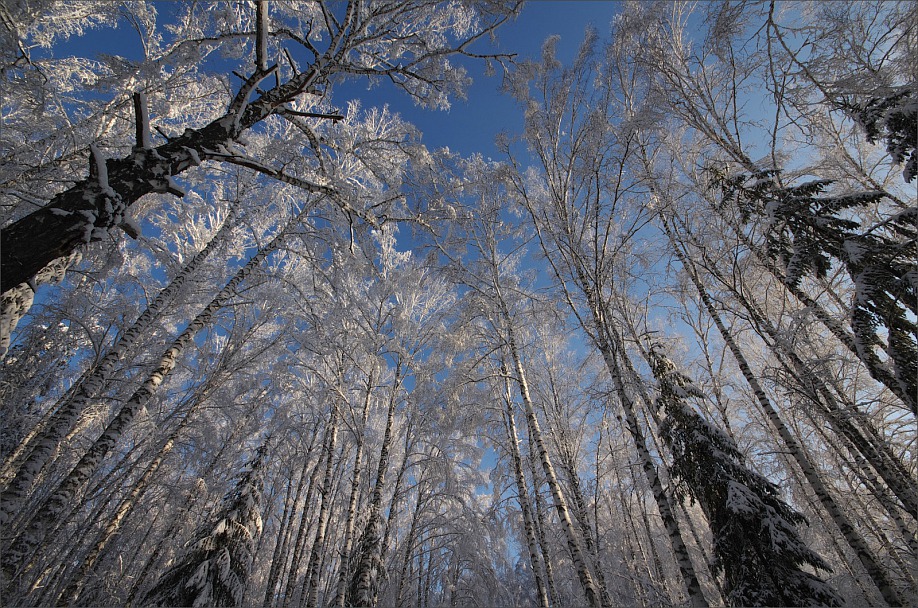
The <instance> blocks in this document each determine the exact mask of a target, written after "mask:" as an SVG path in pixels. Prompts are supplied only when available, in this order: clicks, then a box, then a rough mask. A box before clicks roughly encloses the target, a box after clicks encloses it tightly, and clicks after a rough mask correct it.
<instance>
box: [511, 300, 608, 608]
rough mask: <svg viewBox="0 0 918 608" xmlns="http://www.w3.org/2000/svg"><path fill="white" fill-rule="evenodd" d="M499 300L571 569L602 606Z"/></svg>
mask: <svg viewBox="0 0 918 608" xmlns="http://www.w3.org/2000/svg"><path fill="white" fill-rule="evenodd" d="M500 304H501V314H502V316H503V318H504V322H505V324H506V328H505V331H506V333H507V345H506V346H507V350H508V351H509V355H510V359H511V361H512V362H513V368H514V372H515V376H514V380H515V382H516V384H517V388H518V390H519V393H520V398H521V399H522V400H523V408H524V410H523V411H524V412H525V415H526V422H527V424H528V425H529V429H530V432H531V433H532V438H533V440H534V441H535V444H536V450H537V453H538V456H539V461H540V463H541V465H542V469H543V470H544V471H545V479H546V480H547V481H548V487H549V490H550V491H551V494H552V498H553V499H554V501H555V509H556V511H557V512H558V519H560V520H561V527H562V529H563V530H564V534H565V537H566V538H567V544H568V549H569V550H570V553H571V559H572V561H573V565H574V570H575V571H576V572H577V578H578V579H580V585H581V587H582V588H583V593H584V595H585V596H586V599H587V602H588V603H589V604H590V606H591V607H593V608H596V607H598V606H602V598H601V596H600V593H599V589H598V588H597V587H596V584H595V583H594V582H593V577H592V575H591V574H590V571H589V568H588V567H587V562H586V558H585V556H584V552H583V548H582V540H581V538H580V535H579V533H578V531H577V529H576V528H575V527H574V522H573V520H572V518H571V513H570V508H569V507H568V505H567V500H566V499H565V497H564V494H563V493H562V491H561V484H560V483H559V482H558V476H557V474H556V473H555V468H554V466H553V465H552V462H551V459H550V458H549V456H548V449H547V448H546V446H545V441H544V440H543V439H542V429H541V428H540V425H539V420H538V418H537V417H536V414H535V408H534V407H533V403H532V397H531V396H530V393H529V383H528V381H527V379H526V373H525V371H524V369H523V362H522V359H521V358H520V353H519V351H518V350H517V346H516V339H515V336H514V331H513V327H512V318H511V317H510V313H509V311H508V310H507V308H506V305H505V304H504V302H503V299H502V298H500Z"/></svg>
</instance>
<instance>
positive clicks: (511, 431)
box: [503, 369, 548, 608]
mask: <svg viewBox="0 0 918 608" xmlns="http://www.w3.org/2000/svg"><path fill="white" fill-rule="evenodd" d="M503 371H504V377H505V394H504V402H505V403H506V405H507V409H506V412H505V413H504V425H505V427H506V431H507V441H508V443H509V445H510V458H511V459H512V460H513V477H514V481H515V482H516V492H517V500H518V501H519V503H520V511H522V514H523V531H524V532H525V534H526V545H527V547H528V548H529V563H530V566H531V567H532V574H533V577H534V578H535V583H536V593H537V595H538V598H539V605H540V606H541V607H542V608H548V594H547V592H546V590H545V582H544V581H543V580H542V560H541V559H540V556H539V545H538V541H537V540H536V534H535V528H534V523H533V516H532V506H531V505H530V503H529V490H528V488H527V487H526V478H525V477H524V475H523V462H522V458H521V457H520V442H519V437H518V436H517V432H516V420H515V418H516V414H515V413H514V412H513V398H512V395H511V393H510V384H509V380H508V379H507V376H508V375H509V374H507V372H506V369H504V370H503Z"/></svg>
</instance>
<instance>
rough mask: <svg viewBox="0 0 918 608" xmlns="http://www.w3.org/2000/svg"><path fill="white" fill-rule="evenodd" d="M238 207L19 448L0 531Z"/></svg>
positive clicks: (0, 501) (0, 503) (0, 500)
mask: <svg viewBox="0 0 918 608" xmlns="http://www.w3.org/2000/svg"><path fill="white" fill-rule="evenodd" d="M238 205H239V203H236V204H234V205H233V206H232V207H231V208H230V211H229V213H228V214H227V216H226V219H225V220H224V221H223V225H222V226H221V227H220V229H219V230H218V231H217V234H215V235H214V237H213V238H212V239H211V240H210V242H208V243H207V245H206V246H205V247H204V248H203V249H202V250H201V251H199V252H198V253H197V254H195V256H194V257H192V258H191V260H190V261H189V262H188V263H187V264H186V265H185V266H184V267H183V268H182V269H181V270H180V271H179V272H178V274H177V275H176V276H175V277H174V278H173V279H172V281H171V282H170V283H169V285H168V286H167V287H166V288H165V289H163V290H162V291H160V292H159V294H157V296H156V297H155V298H154V299H153V301H152V302H151V303H150V305H149V306H147V309H146V310H144V312H143V313H142V314H141V315H140V316H139V317H138V318H137V320H136V321H134V324H133V325H131V327H130V328H128V330H127V331H125V332H124V333H123V334H122V335H121V336H120V337H119V338H118V340H117V341H116V342H115V344H113V345H112V347H111V348H110V349H109V351H108V353H106V354H105V356H104V357H103V358H102V360H101V361H99V363H98V365H96V366H95V368H94V369H92V370H91V371H90V373H88V375H87V376H86V377H85V378H82V379H81V380H80V381H79V382H78V383H77V389H76V391H75V392H73V393H71V394H69V395H68V397H69V398H68V399H66V400H65V401H64V402H63V403H62V404H61V405H60V406H59V407H57V408H55V409H56V410H57V413H56V414H55V415H54V416H52V418H51V420H50V422H49V423H48V425H47V428H46V430H44V431H43V432H41V433H40V434H38V436H37V437H36V436H34V435H32V436H30V437H27V438H26V439H25V440H24V441H23V442H22V445H21V448H17V453H14V454H13V455H12V456H11V457H10V458H9V459H8V462H10V463H11V462H12V461H13V459H14V458H22V457H24V460H23V462H22V464H20V465H18V467H15V471H16V472H15V474H14V476H13V479H12V481H11V482H10V483H9V485H8V486H7V488H6V489H5V490H4V491H3V494H2V495H0V527H2V526H5V525H7V524H8V523H9V522H10V521H11V519H12V518H13V517H14V516H15V514H16V513H18V511H19V509H20V508H21V506H22V501H23V500H24V499H25V497H26V495H27V494H28V492H29V490H30V489H31V487H32V485H33V482H34V481H35V479H36V477H37V476H38V475H39V474H40V473H41V471H42V470H43V469H44V467H45V466H46V464H47V462H48V459H49V458H50V457H51V454H52V453H53V452H54V450H55V449H57V447H58V446H59V445H60V443H61V439H63V438H64V436H65V435H66V434H67V432H68V431H69V430H70V429H71V428H72V427H74V426H75V425H76V423H77V421H78V419H79V418H80V416H81V415H82V414H83V412H84V411H85V409H86V407H87V406H88V405H89V403H90V401H91V400H92V399H93V398H94V397H95V396H96V395H98V394H99V393H100V392H102V391H103V390H104V388H105V387H106V386H107V385H108V383H109V381H110V379H111V375H112V372H113V371H114V369H115V365H116V364H117V363H118V362H119V361H120V360H121V359H122V358H123V357H124V355H125V353H126V352H127V351H128V350H129V349H130V348H132V347H133V346H134V344H135V343H136V342H137V340H138V339H139V338H140V337H141V336H143V335H144V334H146V333H147V332H148V331H149V330H150V328H151V326H152V325H153V322H154V321H155V320H156V319H157V318H158V317H159V315H160V313H161V312H162V310H163V308H164V307H165V306H166V305H167V304H168V303H169V302H171V301H172V299H173V298H174V297H175V295H176V294H177V293H178V292H179V291H180V290H181V289H182V287H183V286H184V285H185V282H186V281H187V280H188V277H189V276H191V275H192V274H193V273H194V271H195V270H196V269H197V268H198V266H200V265H201V264H202V263H203V262H204V260H206V259H207V258H208V256H210V254H211V253H212V252H213V251H214V249H216V248H217V247H218V246H219V245H220V244H221V243H222V242H223V241H224V240H225V238H226V234H227V233H228V232H229V230H230V229H231V228H232V227H233V225H234V221H233V220H234V218H235V215H236V210H237V208H238ZM29 444H33V445H31V446H30V445H29ZM26 454H27V455H26ZM4 468H6V465H5V467H4Z"/></svg>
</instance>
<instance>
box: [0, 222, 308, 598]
mask: <svg viewBox="0 0 918 608" xmlns="http://www.w3.org/2000/svg"><path fill="white" fill-rule="evenodd" d="M308 208H309V207H304V208H303V210H302V211H301V212H300V213H299V214H298V215H297V216H296V217H295V218H294V219H292V220H290V222H289V223H288V224H287V227H285V228H284V229H283V230H282V231H281V232H280V233H279V234H277V236H275V237H274V238H273V239H272V240H271V241H270V242H269V243H268V244H267V245H265V247H263V248H262V249H261V250H259V251H258V253H256V254H255V256H254V257H252V259H251V260H249V261H248V263H246V264H245V266H243V267H242V268H240V269H239V270H238V271H237V272H236V274H235V276H233V278H232V279H230V281H229V282H228V283H227V284H226V285H225V286H224V287H223V289H221V290H220V292H219V293H218V294H217V295H216V297H215V298H214V299H213V300H211V302H210V303H209V304H208V305H207V306H206V307H205V308H204V310H202V311H201V312H200V313H199V314H198V316H197V317H195V318H194V319H193V320H192V321H191V323H189V324H188V327H187V328H185V331H183V332H182V333H181V334H180V335H179V337H178V338H176V339H175V341H173V342H172V344H171V345H170V347H169V348H168V349H166V351H165V352H164V353H163V354H162V356H161V357H160V359H159V362H158V364H157V366H156V368H155V369H154V370H153V372H152V373H151V374H150V375H149V376H148V377H147V379H146V380H145V381H144V382H143V384H142V385H141V386H140V388H139V389H137V391H135V392H134V394H133V395H131V397H130V398H129V399H128V400H127V401H125V402H124V404H123V405H122V406H121V409H120V410H119V412H118V414H117V415H116V416H115V418H114V419H113V420H112V421H111V422H110V423H109V424H108V426H107V427H106V429H105V431H103V433H102V435H101V436H100V437H99V438H98V439H97V440H96V442H95V443H94V444H93V445H92V447H90V449H89V451H87V452H86V453H85V454H84V455H83V457H82V458H81V459H80V461H79V462H78V463H77V464H76V466H74V468H73V469H72V470H71V471H70V473H69V474H68V475H67V477H66V478H65V479H64V480H63V481H62V482H61V483H60V484H59V485H58V487H57V488H56V489H55V490H54V491H53V492H52V493H51V494H50V496H49V497H48V498H47V499H46V500H45V502H44V504H43V506H41V507H40V508H39V509H38V510H37V511H36V513H35V515H34V516H33V517H32V519H31V521H30V522H29V523H28V525H27V526H26V528H25V530H23V531H22V532H21V533H20V534H19V535H18V536H17V538H16V539H15V541H14V543H13V545H12V546H11V548H10V549H9V551H7V552H6V553H5V554H4V555H3V557H2V559H0V563H2V571H3V574H4V576H5V577H6V585H7V586H8V588H7V593H9V592H10V591H12V590H14V589H15V588H16V583H15V578H16V577H18V576H20V575H21V574H22V573H23V572H24V570H25V569H26V568H28V567H29V565H30V561H31V555H32V553H33V551H34V550H35V548H36V547H38V545H39V544H40V543H41V542H42V541H43V540H44V539H45V537H47V536H48V534H49V533H50V532H51V531H52V530H53V529H55V528H56V523H57V522H58V520H59V519H60V516H61V514H62V513H63V512H64V510H65V509H66V508H67V505H69V504H71V503H72V502H73V500H74V499H75V496H76V494H77V492H78V491H79V490H80V488H82V487H83V485H84V484H85V483H86V480H87V479H89V477H90V475H92V473H93V472H94V471H96V470H97V469H98V467H99V465H100V463H101V462H102V459H103V458H104V457H105V456H106V455H107V454H108V453H109V452H110V451H111V450H112V448H114V447H115V445H116V444H117V443H118V441H119V439H120V438H121V435H122V434H123V433H124V431H125V430H127V428H128V427H129V426H130V424H131V422H133V420H134V416H135V415H136V414H137V412H139V411H140V410H141V409H142V408H143V407H144V406H145V405H146V403H147V401H149V399H150V398H151V397H152V396H153V394H154V393H155V391H156V390H157V389H158V388H159V386H160V385H161V384H162V383H163V380H164V379H165V378H166V376H168V375H169V373H170V372H171V371H172V370H173V369H174V368H175V366H176V364H177V363H178V361H179V359H180V358H181V356H182V354H183V353H184V351H185V349H186V348H187V347H188V345H189V344H191V343H192V340H193V339H194V337H195V335H197V332H198V331H200V330H201V329H202V328H204V327H205V326H206V325H207V324H208V323H209V322H210V320H211V318H212V317H213V316H214V314H215V313H216V312H217V311H218V310H220V309H221V308H222V307H223V306H224V305H225V304H226V302H227V301H228V300H229V299H230V298H231V297H233V295H235V293H236V289H237V287H238V286H239V284H240V283H242V281H244V280H245V278H246V277H247V276H248V275H249V274H250V273H251V272H252V271H253V270H254V269H255V268H257V267H258V266H259V265H260V264H261V262H262V261H263V260H264V259H265V258H266V257H267V256H268V255H269V254H271V253H272V252H274V251H276V250H277V249H278V248H279V247H280V246H281V244H282V243H283V242H284V239H285V238H286V236H287V230H288V229H289V228H291V227H292V226H294V225H296V223H297V222H298V221H299V220H300V218H301V217H303V216H304V215H305V214H306V212H307V209H308Z"/></svg>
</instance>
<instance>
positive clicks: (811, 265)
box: [714, 169, 918, 414]
mask: <svg viewBox="0 0 918 608" xmlns="http://www.w3.org/2000/svg"><path fill="white" fill-rule="evenodd" d="M778 177H779V172H778V171H777V170H773V169H771V170H766V171H761V172H758V173H755V174H753V175H751V176H750V175H746V174H743V175H738V176H735V177H724V176H723V175H717V176H715V179H714V182H715V184H716V185H717V186H718V187H719V188H720V190H721V192H722V194H723V198H724V202H728V201H729V202H732V203H734V204H736V205H738V207H739V209H740V211H741V212H742V214H743V219H744V221H750V220H751V219H752V218H753V217H754V216H759V217H761V218H764V219H765V220H766V222H767V223H766V235H765V238H766V251H767V253H768V255H770V256H771V257H772V258H773V259H775V260H777V261H779V262H780V263H781V264H782V265H783V267H784V268H785V271H786V275H785V277H784V281H785V282H786V283H787V284H788V285H791V286H794V287H797V286H799V284H800V282H801V280H802V279H803V277H805V276H807V275H815V276H816V277H819V278H825V277H826V276H827V275H828V273H829V270H830V269H831V268H832V264H833V260H834V261H835V262H837V263H840V264H841V265H842V266H843V267H844V268H845V270H846V271H847V272H848V275H849V276H850V278H851V281H852V283H853V287H854V296H853V298H852V304H851V309H850V316H849V321H850V324H851V329H852V331H853V333H854V337H855V343H856V347H857V350H858V355H859V356H860V358H861V359H862V360H864V361H865V362H866V361H879V356H878V355H877V349H880V350H883V351H885V353H886V358H887V359H888V361H889V363H890V364H891V366H892V368H893V373H894V375H895V380H896V382H897V383H898V387H896V388H897V390H896V394H897V395H900V396H902V397H903V400H904V401H905V403H906V405H907V406H908V407H909V409H911V411H912V412H913V413H915V414H918V407H916V400H915V396H916V395H918V324H916V322H915V315H918V263H916V260H918V208H916V207H911V208H908V209H905V210H897V212H896V213H891V214H889V216H888V217H886V218H885V219H883V220H882V221H879V222H876V223H874V224H873V225H870V226H865V225H864V224H863V223H862V222H861V221H859V220H858V219H857V214H858V213H859V212H863V211H864V210H865V209H866V208H867V207H868V206H869V205H875V204H877V203H880V202H881V201H882V199H883V198H884V196H885V195H884V193H882V192H876V191H874V192H856V193H852V194H842V195H834V196H833V195H828V196H823V194H824V193H825V191H826V189H827V188H828V186H829V185H830V184H831V183H832V182H831V181H827V180H814V181H809V182H806V183H803V184H800V185H797V186H783V185H782V184H780V182H779V179H778ZM881 327H882V328H883V330H884V331H880V328H881ZM882 334H885V339H884V336H883V335H882Z"/></svg>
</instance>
